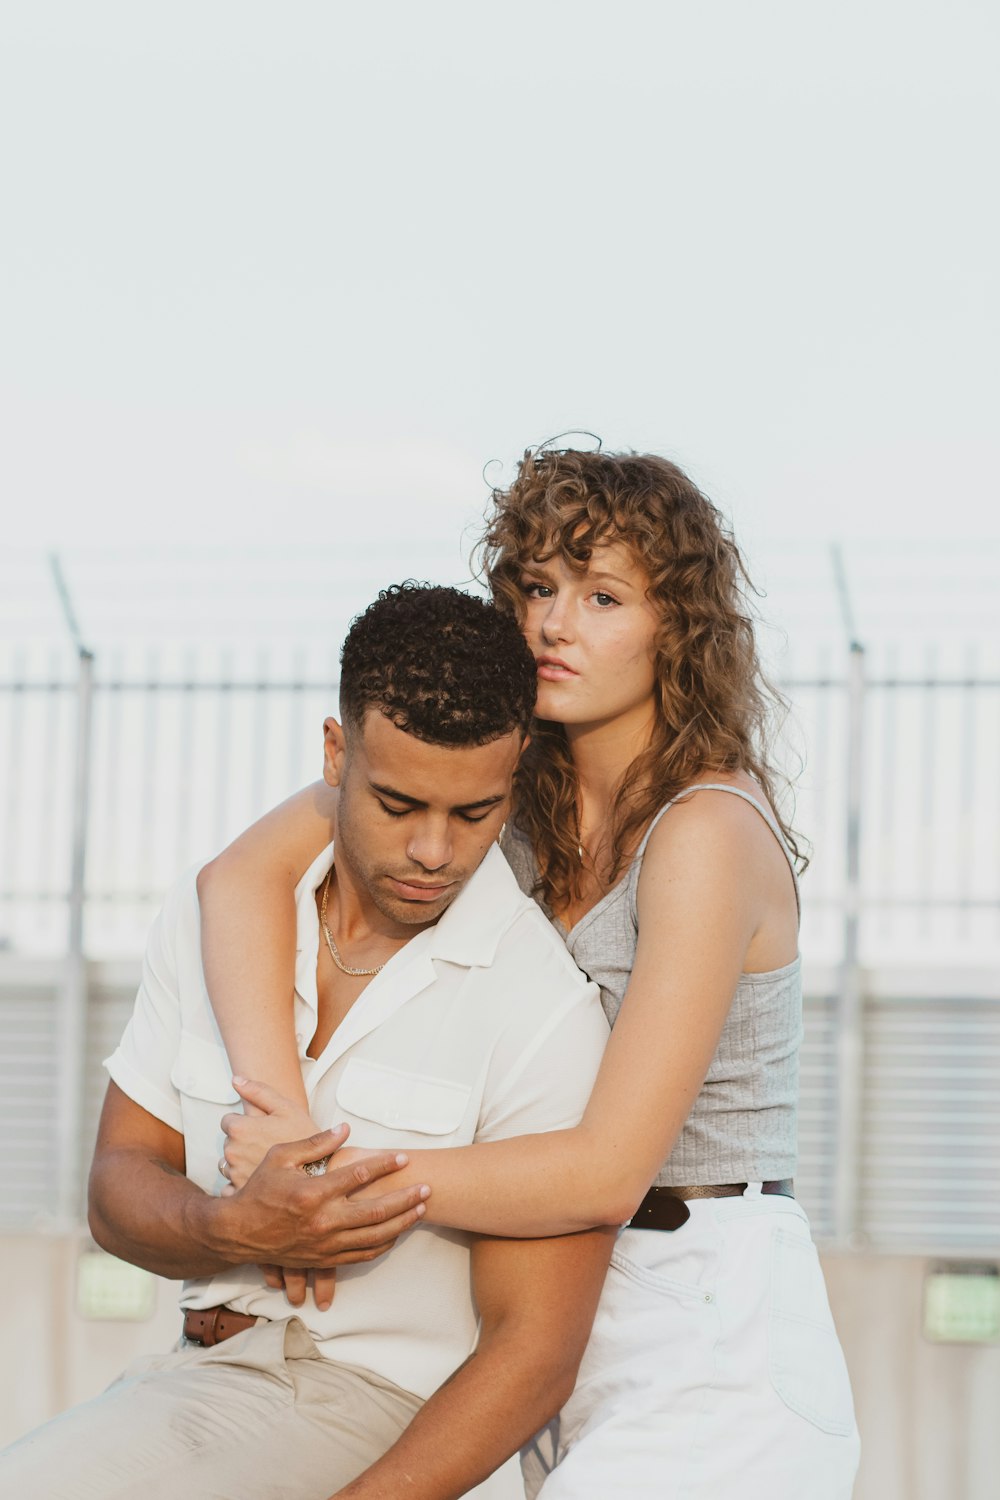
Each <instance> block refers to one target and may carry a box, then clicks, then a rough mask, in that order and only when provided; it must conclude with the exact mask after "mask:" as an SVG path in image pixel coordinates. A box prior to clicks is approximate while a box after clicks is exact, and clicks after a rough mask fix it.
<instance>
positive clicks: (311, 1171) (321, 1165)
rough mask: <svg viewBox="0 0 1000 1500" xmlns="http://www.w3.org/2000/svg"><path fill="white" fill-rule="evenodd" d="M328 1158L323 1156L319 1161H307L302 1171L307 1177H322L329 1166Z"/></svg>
mask: <svg viewBox="0 0 1000 1500" xmlns="http://www.w3.org/2000/svg"><path fill="white" fill-rule="evenodd" d="M329 1161H330V1158H329V1157H328V1156H321V1157H320V1159H319V1161H307V1162H306V1163H305V1164H304V1166H303V1168H302V1170H303V1172H305V1174H306V1176H307V1177H322V1176H323V1173H324V1172H325V1171H326V1169H327V1166H328V1164H329Z"/></svg>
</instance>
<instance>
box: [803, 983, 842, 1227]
mask: <svg viewBox="0 0 1000 1500" xmlns="http://www.w3.org/2000/svg"><path fill="white" fill-rule="evenodd" d="M802 1019H803V1023H804V1027H805V1035H804V1037H803V1042H802V1053H801V1061H800V1067H799V1164H798V1167H797V1169H796V1172H795V1196H796V1197H797V1198H798V1200H799V1202H800V1203H801V1204H802V1206H803V1208H804V1209H805V1211H806V1213H807V1214H808V1215H809V1221H810V1223H811V1225H812V1231H813V1234H814V1235H815V1237H816V1239H817V1240H829V1239H831V1238H832V1237H833V1234H834V1223H833V1177H834V1153H835V1149H836V1130H837V1119H836V1108H837V1051H836V1009H835V1003H834V1001H833V1000H832V999H831V998H829V997H825V998H822V999H813V998H807V999H806V1001H805V1003H804V1005H803V1015H802Z"/></svg>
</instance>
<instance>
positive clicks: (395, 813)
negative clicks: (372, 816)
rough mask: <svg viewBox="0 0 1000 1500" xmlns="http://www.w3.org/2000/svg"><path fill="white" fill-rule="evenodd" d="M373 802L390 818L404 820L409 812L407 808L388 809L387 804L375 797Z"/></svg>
mask: <svg viewBox="0 0 1000 1500" xmlns="http://www.w3.org/2000/svg"><path fill="white" fill-rule="evenodd" d="M375 801H376V802H377V803H378V805H379V807H380V808H381V809H382V811H383V812H387V813H388V814H389V816H390V818H405V817H406V814H407V813H408V812H410V811H411V809H410V808H408V807H390V806H389V805H388V803H386V802H383V801H382V798H381V797H376V798H375Z"/></svg>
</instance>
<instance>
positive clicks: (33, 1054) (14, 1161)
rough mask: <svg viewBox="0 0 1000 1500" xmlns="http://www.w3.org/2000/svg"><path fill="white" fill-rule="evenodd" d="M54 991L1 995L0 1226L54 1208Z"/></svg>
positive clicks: (14, 1225)
mask: <svg viewBox="0 0 1000 1500" xmlns="http://www.w3.org/2000/svg"><path fill="white" fill-rule="evenodd" d="M56 1019H57V1016H56V989H55V985H54V984H51V983H49V984H45V985H44V986H43V985H40V984H27V983H23V984H19V985H18V987H17V991H16V993H14V994H4V993H2V992H0V1140H2V1141H3V1150H2V1151H0V1228H3V1229H26V1228H30V1227H32V1226H33V1225H35V1224H38V1223H40V1222H42V1221H44V1219H45V1218H46V1216H47V1215H48V1214H49V1213H51V1211H52V1209H53V1206H54V1204H53V1198H54V1184H55V1175H56V1174H55V1168H56V1066H57V1062H56V1059H57V1037H56Z"/></svg>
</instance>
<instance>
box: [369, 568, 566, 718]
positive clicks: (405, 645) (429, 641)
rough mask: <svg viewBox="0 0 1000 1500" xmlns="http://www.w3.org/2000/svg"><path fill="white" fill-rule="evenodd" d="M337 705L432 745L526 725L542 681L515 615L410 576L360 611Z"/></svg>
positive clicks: (384, 591)
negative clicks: (374, 716)
mask: <svg viewBox="0 0 1000 1500" xmlns="http://www.w3.org/2000/svg"><path fill="white" fill-rule="evenodd" d="M340 666H341V673H340V712H341V717H342V718H343V720H344V722H345V723H348V724H351V725H352V726H355V727H358V726H360V724H361V722H362V720H363V718H364V715H365V713H366V711H367V710H368V709H370V708H377V709H378V710H379V711H380V712H381V713H383V714H385V716H386V718H387V719H389V720H391V722H392V723H393V724H395V726H396V728H397V729H403V730H405V731H406V733H407V734H412V735H414V736H415V737H416V738H417V739H418V740H427V741H429V742H430V743H431V744H435V745H485V744H487V743H488V742H489V741H490V740H498V739H502V738H503V736H504V735H506V734H510V733H511V731H512V730H514V729H520V730H522V731H523V732H526V731H527V728H528V725H529V724H530V722H531V714H532V710H533V708H534V704H535V693H536V690H537V686H538V681H537V672H536V668H535V660H534V657H533V656H532V654H531V652H530V650H529V649H528V647H527V645H526V644H525V641H524V637H523V636H522V634H521V631H520V629H519V627H518V625H517V622H516V620H514V619H513V618H512V616H511V615H510V614H508V613H504V612H501V611H500V610H498V609H497V608H496V607H495V606H494V605H492V604H489V603H487V602H486V600H485V599H476V598H474V597H473V596H472V595H471V594H463V593H462V592H461V590H459V589H452V588H443V587H438V586H435V585H433V584H428V583H415V582H414V581H413V580H412V579H411V580H407V581H406V582H405V583H397V584H394V585H393V586H392V587H391V588H388V589H383V590H382V592H381V593H380V594H379V596H378V598H377V599H376V600H375V602H374V603H373V604H370V605H369V606H368V608H367V609H366V610H365V611H364V613H363V614H360V615H358V616H357V618H356V619H355V620H354V621H353V622H352V624H351V628H350V630H349V631H348V633H347V638H346V639H345V641H344V646H343V650H342V651H341V654H340Z"/></svg>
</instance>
